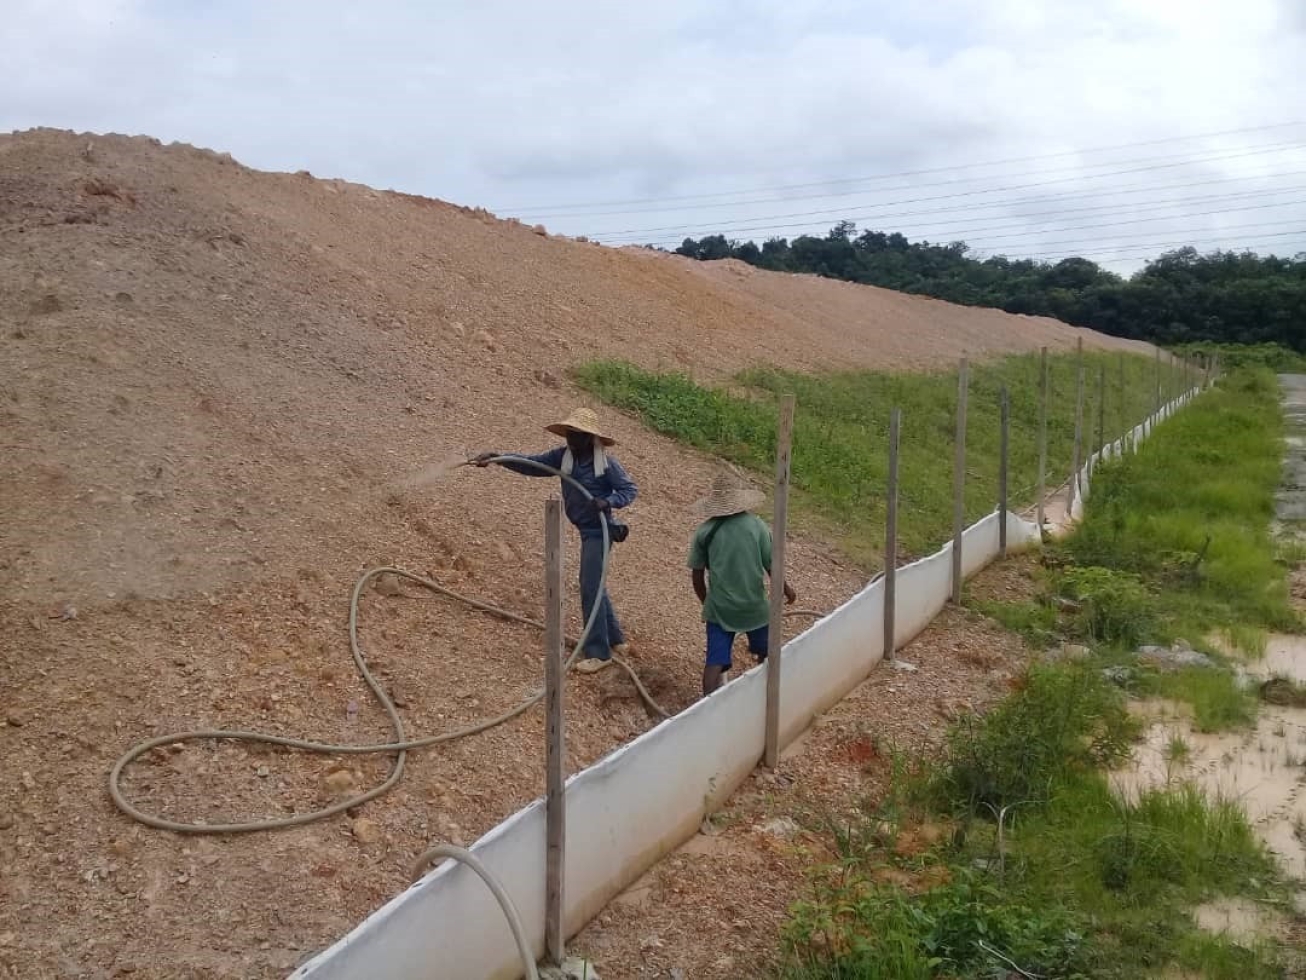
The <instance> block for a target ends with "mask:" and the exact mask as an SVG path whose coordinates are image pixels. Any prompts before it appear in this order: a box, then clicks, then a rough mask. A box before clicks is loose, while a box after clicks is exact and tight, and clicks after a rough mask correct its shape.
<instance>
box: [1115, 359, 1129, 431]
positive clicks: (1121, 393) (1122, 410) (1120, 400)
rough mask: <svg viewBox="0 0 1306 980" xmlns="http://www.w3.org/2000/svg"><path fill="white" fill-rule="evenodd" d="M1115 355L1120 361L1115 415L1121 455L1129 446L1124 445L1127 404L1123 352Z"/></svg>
mask: <svg viewBox="0 0 1306 980" xmlns="http://www.w3.org/2000/svg"><path fill="white" fill-rule="evenodd" d="M1116 357H1117V360H1119V362H1120V384H1119V385H1118V386H1117V389H1116V415H1117V416H1118V424H1119V426H1120V455H1121V456H1123V455H1124V454H1125V451H1126V450H1127V449H1128V448H1129V447H1128V445H1126V443H1127V442H1128V441H1129V440H1128V433H1129V406H1128V405H1127V404H1126V400H1125V352H1124V351H1121V352H1120V353H1119V354H1118V355H1116Z"/></svg>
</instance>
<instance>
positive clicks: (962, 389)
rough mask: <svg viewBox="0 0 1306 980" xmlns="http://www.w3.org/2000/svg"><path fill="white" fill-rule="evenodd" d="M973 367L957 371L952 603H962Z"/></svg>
mask: <svg viewBox="0 0 1306 980" xmlns="http://www.w3.org/2000/svg"><path fill="white" fill-rule="evenodd" d="M969 389H970V368H969V366H968V365H967V364H966V358H964V357H963V358H962V359H961V364H960V365H959V367H958V370H957V435H956V438H955V440H954V442H953V472H952V601H953V602H954V603H956V604H957V605H960V604H961V579H962V574H961V538H962V533H963V532H964V531H965V530H966V506H965V500H964V496H965V491H966V396H967V394H968V392H969Z"/></svg>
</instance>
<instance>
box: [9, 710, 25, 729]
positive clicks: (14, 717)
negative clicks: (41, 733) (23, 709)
mask: <svg viewBox="0 0 1306 980" xmlns="http://www.w3.org/2000/svg"><path fill="white" fill-rule="evenodd" d="M24 723H25V722H24V720H23V716H22V715H20V714H19V713H18V712H16V711H11V712H9V714H7V715H5V724H7V725H13V726H14V728H22V727H23V725H24Z"/></svg>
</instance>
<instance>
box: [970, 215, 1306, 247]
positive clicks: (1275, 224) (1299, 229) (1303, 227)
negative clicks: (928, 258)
mask: <svg viewBox="0 0 1306 980" xmlns="http://www.w3.org/2000/svg"><path fill="white" fill-rule="evenodd" d="M1284 225H1293V226H1295V230H1294V231H1286V232H1280V233H1279V234H1282V235H1285V236H1290V235H1301V236H1302V237H1304V238H1306V223H1304V222H1303V221H1302V220H1301V219H1299V218H1293V219H1289V220H1287V221H1268V222H1264V223H1262V222H1256V221H1252V222H1247V223H1245V224H1240V225H1228V226H1226V227H1225V228H1223V229H1220V232H1219V234H1222V235H1223V234H1224V233H1225V232H1229V231H1245V230H1246V229H1248V228H1257V229H1260V228H1281V227H1283V226H1284ZM1056 230H1063V229H1056ZM1064 230H1065V231H1077V230H1079V229H1075V228H1067V229H1064ZM1054 233H1055V231H1054ZM1170 233H1171V234H1176V235H1181V234H1183V231H1182V230H1178V231H1173V232H1170ZM1156 234H1157V233H1156V232H1154V231H1153V232H1146V231H1145V232H1139V233H1136V234H1132V235H1131V234H1126V235H1112V236H1111V238H1112V240H1113V241H1128V240H1130V239H1134V238H1151V237H1154V236H1155V235H1156ZM1258 234H1259V232H1258ZM1003 237H1007V238H1011V237H1014V236H1011V235H1007V236H1002V235H995V236H993V237H992V238H990V239H988V240H989V241H993V240H996V239H998V238H1003ZM1269 237H1276V236H1274V235H1271V236H1269ZM1095 241H1101V239H1100V238H1097V239H1089V240H1087V241H1085V240H1084V239H1067V240H1065V241H1059V242H1046V241H1042V240H1040V239H1038V238H1034V239H1028V240H1026V241H1018V242H1012V243H1011V244H1010V245H1006V246H1003V247H1004V248H1013V247H1019V246H1021V245H1026V244H1028V245H1034V246H1036V247H1039V248H1059V247H1061V246H1066V247H1068V248H1075V247H1078V246H1082V245H1085V244H1087V245H1089V246H1091V245H1093V244H1094V242H1095ZM967 244H970V243H967ZM971 247H972V248H978V249H986V246H985V245H984V244H983V242H978V243H976V244H974V245H972V246H971Z"/></svg>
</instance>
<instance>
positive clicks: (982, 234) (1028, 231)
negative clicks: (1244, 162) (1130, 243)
mask: <svg viewBox="0 0 1306 980" xmlns="http://www.w3.org/2000/svg"><path fill="white" fill-rule="evenodd" d="M1302 204H1306V201H1303V200H1297V201H1275V202H1272V203H1270V204H1249V205H1246V206H1244V207H1241V208H1216V209H1214V210H1211V211H1191V212H1189V213H1188V214H1184V215H1178V216H1177V217H1179V218H1205V217H1208V216H1210V215H1213V214H1233V213H1235V212H1238V211H1259V210H1264V209H1266V208H1279V207H1297V206H1299V205H1302ZM1158 220H1161V219H1159V218H1156V217H1151V218H1127V219H1125V220H1122V221H1103V222H1099V223H1097V224H1089V225H1071V226H1070V227H1068V228H1030V227H1028V226H1026V227H1024V228H1022V229H1021V230H1020V231H1018V232H1011V233H1010V234H1002V235H994V234H991V232H994V231H998V232H1000V231H1003V229H1005V228H1016V227H1019V224H1010V225H1002V226H1000V227H998V228H993V229H982V230H978V231H972V232H970V234H972V235H975V236H977V237H978V238H984V239H986V240H989V241H992V240H993V239H996V238H1023V237H1026V236H1029V235H1037V234H1039V233H1041V232H1053V233H1057V232H1063V231H1093V230H1095V229H1097V228H1119V227H1122V226H1124V225H1138V224H1145V223H1148V222H1152V221H1158ZM1253 224H1256V222H1253ZM1271 224H1280V225H1283V224H1296V225H1301V226H1302V227H1303V230H1306V216H1303V217H1302V218H1294V219H1291V220H1288V221H1279V222H1271ZM1233 227H1238V226H1233ZM917 237H919V238H923V239H927V238H936V239H937V238H940V237H946V236H939V235H937V234H931V233H929V232H919V233H918V234H917Z"/></svg>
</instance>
